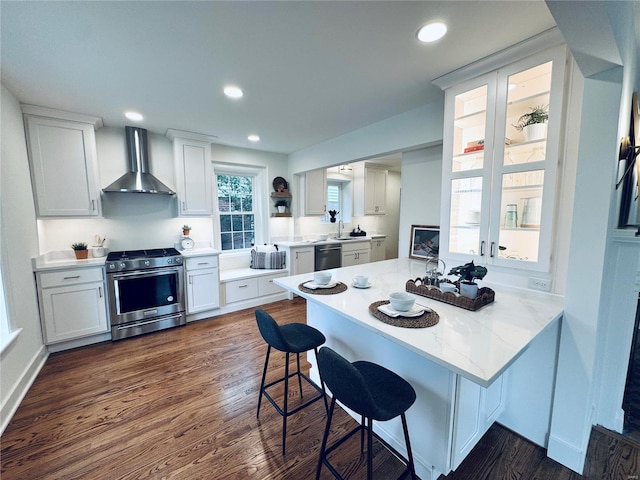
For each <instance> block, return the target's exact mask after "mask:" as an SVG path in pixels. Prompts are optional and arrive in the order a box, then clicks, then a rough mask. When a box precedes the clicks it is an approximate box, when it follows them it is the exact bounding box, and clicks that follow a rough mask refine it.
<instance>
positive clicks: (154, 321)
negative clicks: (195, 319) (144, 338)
mask: <svg viewBox="0 0 640 480" xmlns="http://www.w3.org/2000/svg"><path fill="white" fill-rule="evenodd" d="M180 317H182V314H181V313H178V314H177V315H168V316H166V317H159V318H155V319H153V320H146V321H141V322H135V323H128V324H126V325H119V326H118V327H116V328H117V329H118V330H126V329H128V328H135V327H142V326H143V325H149V324H150V323H157V322H158V321H159V320H172V319H174V318H180Z"/></svg>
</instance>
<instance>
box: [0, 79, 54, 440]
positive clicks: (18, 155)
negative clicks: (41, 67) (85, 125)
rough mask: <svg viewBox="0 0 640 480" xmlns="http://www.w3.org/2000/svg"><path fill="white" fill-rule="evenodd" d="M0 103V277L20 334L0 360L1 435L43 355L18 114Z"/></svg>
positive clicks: (12, 103)
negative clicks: (32, 266) (0, 259)
mask: <svg viewBox="0 0 640 480" xmlns="http://www.w3.org/2000/svg"><path fill="white" fill-rule="evenodd" d="M1 97H2V98H1V101H2V104H1V107H0V111H1V120H0V123H1V130H0V137H1V142H0V143H1V151H0V163H1V167H2V170H1V174H0V179H1V182H0V198H1V200H2V216H1V219H0V231H1V232H2V240H1V241H2V245H1V247H2V255H1V258H2V275H3V280H4V285H5V288H6V292H5V294H6V301H7V307H8V312H7V313H8V316H9V320H10V322H11V324H12V326H13V328H14V329H22V331H21V332H20V334H19V335H18V338H17V339H16V340H15V341H14V343H13V344H12V345H11V346H9V347H8V349H7V350H5V351H4V352H3V353H2V356H1V357H0V432H1V431H3V430H4V428H5V427H6V426H7V423H8V422H9V420H10V419H11V417H12V416H13V414H14V412H15V410H16V409H17V408H18V405H19V403H20V401H21V400H22V398H23V397H24V395H25V394H26V392H27V390H28V388H29V386H30V385H31V382H32V381H33V380H34V378H35V375H36V374H37V372H38V371H39V370H40V367H41V365H42V363H43V362H44V360H45V359H46V355H47V354H46V350H45V348H44V345H43V342H42V331H41V329H40V319H39V316H38V301H37V296H36V288H35V284H34V281H33V273H32V270H31V257H33V256H36V255H37V254H38V241H37V231H36V222H35V207H34V204H33V196H32V194H31V181H30V177H29V164H28V160H27V150H26V143H25V136H24V127H23V123H22V111H21V110H20V105H19V103H18V100H17V99H16V98H15V96H14V95H13V94H12V93H11V92H9V90H7V89H6V88H5V87H4V86H2V87H1Z"/></svg>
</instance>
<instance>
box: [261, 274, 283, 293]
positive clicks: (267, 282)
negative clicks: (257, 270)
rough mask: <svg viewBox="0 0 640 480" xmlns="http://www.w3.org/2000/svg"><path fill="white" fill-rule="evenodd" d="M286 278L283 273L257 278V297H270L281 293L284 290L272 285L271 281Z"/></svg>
mask: <svg viewBox="0 0 640 480" xmlns="http://www.w3.org/2000/svg"><path fill="white" fill-rule="evenodd" d="M286 276H287V274H286V272H285V273H281V274H277V275H269V276H265V277H258V295H260V296H261V297H262V296H263V295H271V294H273V293H282V292H283V291H284V289H283V288H282V287H279V286H278V285H276V284H275V283H273V279H274V278H278V277H286Z"/></svg>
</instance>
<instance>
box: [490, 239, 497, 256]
mask: <svg viewBox="0 0 640 480" xmlns="http://www.w3.org/2000/svg"><path fill="white" fill-rule="evenodd" d="M495 255H496V242H491V250H490V251H489V256H490V257H491V258H493V257H495Z"/></svg>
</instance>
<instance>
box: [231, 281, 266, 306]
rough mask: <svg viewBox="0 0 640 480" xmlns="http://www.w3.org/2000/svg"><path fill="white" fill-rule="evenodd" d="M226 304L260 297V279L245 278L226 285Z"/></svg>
mask: <svg viewBox="0 0 640 480" xmlns="http://www.w3.org/2000/svg"><path fill="white" fill-rule="evenodd" d="M224 293H225V300H226V303H233V302H240V301H242V300H249V299H251V298H255V297H257V296H258V278H257V277H254V278H243V279H241V280H232V281H230V282H226V283H225V284H224Z"/></svg>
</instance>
